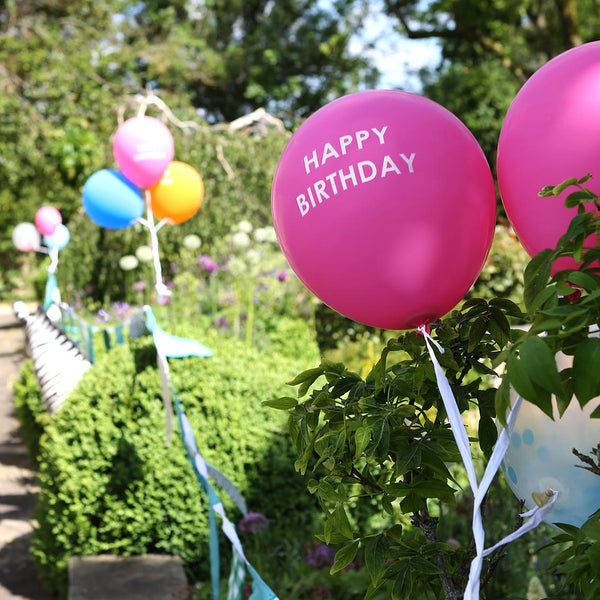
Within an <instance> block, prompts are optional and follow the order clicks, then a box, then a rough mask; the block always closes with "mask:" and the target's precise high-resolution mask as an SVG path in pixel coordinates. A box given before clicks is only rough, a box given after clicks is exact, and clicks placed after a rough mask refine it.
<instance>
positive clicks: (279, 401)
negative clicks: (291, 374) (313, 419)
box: [262, 396, 298, 410]
mask: <svg viewBox="0 0 600 600" xmlns="http://www.w3.org/2000/svg"><path fill="white" fill-rule="evenodd" d="M297 404H298V400H296V398H290V397H289V396H284V397H282V398H273V399H272V400H263V401H262V405H263V406H269V407H270V408H276V409H277V410H289V409H290V408H294V407H295V406H296V405H297Z"/></svg>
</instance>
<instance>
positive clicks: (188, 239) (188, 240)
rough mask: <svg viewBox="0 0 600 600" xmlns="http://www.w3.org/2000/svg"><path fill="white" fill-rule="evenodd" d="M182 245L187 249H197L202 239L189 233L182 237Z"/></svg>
mask: <svg viewBox="0 0 600 600" xmlns="http://www.w3.org/2000/svg"><path fill="white" fill-rule="evenodd" d="M183 245H184V247H186V248H187V249H188V250H198V248H200V246H202V240H201V239H200V237H199V236H197V235H195V234H194V233H190V234H189V235H186V236H185V237H184V238H183Z"/></svg>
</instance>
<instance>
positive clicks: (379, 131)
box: [371, 125, 387, 145]
mask: <svg viewBox="0 0 600 600" xmlns="http://www.w3.org/2000/svg"><path fill="white" fill-rule="evenodd" d="M371 131H372V132H373V133H374V134H375V135H376V136H377V137H378V138H379V143H380V144H381V145H383V144H385V142H384V141H383V136H384V135H385V132H386V131H387V125H386V126H385V127H384V128H383V129H381V130H379V129H377V128H376V127H371Z"/></svg>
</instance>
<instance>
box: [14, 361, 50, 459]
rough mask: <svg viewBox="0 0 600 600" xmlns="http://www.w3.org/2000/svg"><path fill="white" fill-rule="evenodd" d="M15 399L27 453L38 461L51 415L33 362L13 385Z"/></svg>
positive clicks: (30, 362) (23, 370) (29, 362)
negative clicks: (45, 403)
mask: <svg viewBox="0 0 600 600" xmlns="http://www.w3.org/2000/svg"><path fill="white" fill-rule="evenodd" d="M13 397H14V403H15V409H16V412H17V418H18V419H19V422H20V424H21V431H22V434H23V440H24V441H25V446H26V447H27V452H28V453H29V456H31V457H32V458H33V459H34V460H37V458H38V453H39V443H40V437H41V435H42V433H43V432H44V429H45V427H46V426H47V425H48V423H49V422H50V415H49V414H48V413H47V412H46V409H45V407H44V403H43V401H42V394H41V392H40V388H39V385H38V382H37V379H36V377H35V372H34V370H33V363H32V361H31V360H28V361H27V362H26V363H25V364H24V365H23V368H22V369H21V372H20V374H19V379H18V380H16V381H15V382H14V384H13Z"/></svg>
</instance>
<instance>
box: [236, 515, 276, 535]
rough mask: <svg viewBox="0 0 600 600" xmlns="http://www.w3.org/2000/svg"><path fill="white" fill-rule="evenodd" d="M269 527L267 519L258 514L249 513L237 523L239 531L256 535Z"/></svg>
mask: <svg viewBox="0 0 600 600" xmlns="http://www.w3.org/2000/svg"><path fill="white" fill-rule="evenodd" d="M268 525H269V519H267V517H265V515H263V514H262V513H259V512H250V513H248V514H247V515H245V516H244V518H243V519H242V520H241V521H240V522H239V523H238V527H239V528H240V530H241V531H244V532H246V533H256V532H257V531H260V530H261V529H265V528H266V527H267V526H268Z"/></svg>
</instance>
